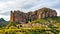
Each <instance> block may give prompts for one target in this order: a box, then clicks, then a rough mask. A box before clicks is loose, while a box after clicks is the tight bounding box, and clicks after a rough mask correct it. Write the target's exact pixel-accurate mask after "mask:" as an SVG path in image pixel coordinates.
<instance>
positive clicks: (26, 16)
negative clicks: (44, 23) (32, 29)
mask: <svg viewBox="0 0 60 34" xmlns="http://www.w3.org/2000/svg"><path fill="white" fill-rule="evenodd" d="M52 16H57V12H56V11H55V10H52V9H50V8H42V9H38V10H36V11H32V12H28V13H24V12H21V11H19V10H17V11H11V13H10V22H19V23H26V22H27V21H33V20H36V19H41V18H46V17H52Z"/></svg>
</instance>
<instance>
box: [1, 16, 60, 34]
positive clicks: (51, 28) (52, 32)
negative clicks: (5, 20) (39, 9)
mask: <svg viewBox="0 0 60 34" xmlns="http://www.w3.org/2000/svg"><path fill="white" fill-rule="evenodd" d="M36 23H38V24H42V25H47V27H41V26H36V27H35V26H31V27H23V26H22V25H21V24H16V23H15V22H13V23H9V24H8V25H6V26H3V27H0V34H60V16H59V17H47V18H43V19H37V20H34V21H31V22H30V23H29V24H36ZM27 24H28V23H27ZM0 25H1V24H0ZM17 25H18V26H17ZM19 25H20V26H19ZM27 26H28V25H27Z"/></svg>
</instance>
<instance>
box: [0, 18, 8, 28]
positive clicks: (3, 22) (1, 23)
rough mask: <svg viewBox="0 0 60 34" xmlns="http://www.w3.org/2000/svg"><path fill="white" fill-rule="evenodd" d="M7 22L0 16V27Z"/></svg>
mask: <svg viewBox="0 0 60 34" xmlns="http://www.w3.org/2000/svg"><path fill="white" fill-rule="evenodd" d="M7 24H8V22H7V21H5V20H4V19H3V18H0V27H3V26H6V25H7Z"/></svg>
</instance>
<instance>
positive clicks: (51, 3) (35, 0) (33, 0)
mask: <svg viewBox="0 0 60 34" xmlns="http://www.w3.org/2000/svg"><path fill="white" fill-rule="evenodd" d="M42 7H47V8H51V9H54V10H56V11H57V13H58V16H60V2H59V0H0V18H4V19H5V20H9V19H10V11H11V10H20V11H23V12H29V11H31V10H32V11H34V10H37V9H40V8H42Z"/></svg>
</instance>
